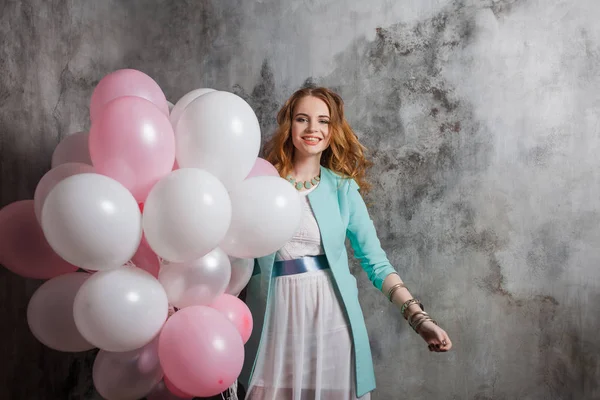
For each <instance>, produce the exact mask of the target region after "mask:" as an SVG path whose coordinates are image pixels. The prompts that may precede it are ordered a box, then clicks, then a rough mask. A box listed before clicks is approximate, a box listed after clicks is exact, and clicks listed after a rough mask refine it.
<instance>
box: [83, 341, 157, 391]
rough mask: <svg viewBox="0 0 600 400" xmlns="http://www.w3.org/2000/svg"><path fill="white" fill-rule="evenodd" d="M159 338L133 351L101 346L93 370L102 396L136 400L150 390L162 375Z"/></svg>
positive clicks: (94, 380)
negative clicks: (118, 350) (113, 349)
mask: <svg viewBox="0 0 600 400" xmlns="http://www.w3.org/2000/svg"><path fill="white" fill-rule="evenodd" d="M158 338H159V335H157V336H156V338H154V340H152V341H151V342H150V343H148V344H147V345H145V346H144V347H142V348H140V349H136V350H132V351H125V352H118V353H116V352H110V351H105V350H100V351H99V352H98V355H96V359H95V360H94V367H93V372H92V379H93V382H94V387H95V388H96V390H97V391H98V393H100V395H101V396H102V397H103V398H105V399H122V400H137V399H140V398H142V397H144V396H146V395H147V394H148V393H150V392H151V391H152V389H154V387H155V386H156V385H157V384H158V383H160V381H161V380H162V378H163V370H162V368H161V366H160V360H159V358H158Z"/></svg>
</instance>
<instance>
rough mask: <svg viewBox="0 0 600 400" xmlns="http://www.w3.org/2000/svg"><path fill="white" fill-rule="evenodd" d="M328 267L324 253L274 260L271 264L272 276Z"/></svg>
mask: <svg viewBox="0 0 600 400" xmlns="http://www.w3.org/2000/svg"><path fill="white" fill-rule="evenodd" d="M328 268H329V263H328V262H327V257H325V254H321V255H320V256H309V257H302V258H297V259H295V260H283V261H275V264H274V265H273V277H277V276H285V275H294V274H301V273H304V272H311V271H320V270H324V269H328Z"/></svg>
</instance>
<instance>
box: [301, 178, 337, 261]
mask: <svg viewBox="0 0 600 400" xmlns="http://www.w3.org/2000/svg"><path fill="white" fill-rule="evenodd" d="M337 190H338V179H336V177H335V175H334V174H333V173H332V172H331V171H329V170H328V169H327V168H324V167H321V182H320V183H319V186H317V188H316V189H315V190H313V191H312V192H310V193H309V194H308V200H309V201H310V205H311V207H312V210H313V212H314V214H315V219H316V220H317V224H318V225H319V230H320V231H321V240H322V241H323V248H324V249H325V254H326V255H327V259H328V261H330V265H331V261H335V260H337V259H338V258H339V256H340V253H341V251H342V247H341V246H340V245H339V243H342V244H343V243H344V240H343V239H342V240H341V241H340V240H339V238H338V237H337V236H339V235H340V232H341V233H342V234H343V235H344V237H345V234H346V232H345V229H344V227H343V225H342V220H341V218H340V210H339V205H338V200H337V199H338V196H337Z"/></svg>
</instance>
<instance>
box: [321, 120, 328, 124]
mask: <svg viewBox="0 0 600 400" xmlns="http://www.w3.org/2000/svg"><path fill="white" fill-rule="evenodd" d="M319 122H320V123H322V124H329V120H326V119H323V120H321V121H319Z"/></svg>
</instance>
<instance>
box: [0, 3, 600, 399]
mask: <svg viewBox="0 0 600 400" xmlns="http://www.w3.org/2000/svg"><path fill="white" fill-rule="evenodd" d="M598 16H600V2H598V1H596V0H578V1H569V0H564V1H560V0H480V1H477V0H463V1H450V0H418V1H417V0H413V1H411V0H395V1H389V0H369V1H368V2H367V1H340V0H334V1H331V0H330V1H325V0H304V1H293V0H283V1H280V0H261V1H244V2H241V1H239V2H238V1H232V0H213V1H191V0H190V1H177V2H174V1H142V0H137V1H133V0H132V1H116V0H112V1H94V2H92V1H91V0H90V1H41V0H29V1H10V0H4V1H1V2H0V20H1V24H0V30H1V34H0V37H2V42H1V44H0V180H1V181H0V182H1V185H0V206H2V205H5V204H8V203H9V202H12V201H15V200H19V199H24V198H31V197H32V196H33V191H34V189H35V185H36V184H37V182H38V181H39V179H40V178H41V176H42V175H43V173H44V172H45V171H47V170H48V168H49V165H50V156H51V153H52V150H53V149H54V147H55V146H56V144H57V143H58V141H59V140H60V138H61V137H63V136H64V135H67V134H69V133H72V132H75V131H78V130H82V129H87V128H88V127H89V124H88V117H87V107H88V101H89V96H90V95H91V91H92V89H93V86H94V85H95V83H97V82H98V80H99V79H100V78H101V77H102V76H104V75H105V74H107V73H109V72H111V71H113V70H115V69H119V68H124V67H130V68H137V69H140V70H142V71H144V72H146V73H148V74H149V75H151V76H152V77H154V78H155V79H156V80H157V82H158V83H159V84H160V85H161V87H162V88H163V89H164V91H165V93H166V94H167V98H168V99H169V100H171V101H172V102H175V101H176V100H177V99H178V98H179V97H180V96H182V95H183V94H185V93H186V92H187V91H189V90H191V89H194V88H197V87H213V88H215V89H220V90H228V91H233V92H235V93H238V94H240V95H241V96H243V97H244V98H246V99H247V100H248V102H249V103H250V104H251V105H252V106H253V107H254V109H255V110H256V113H257V115H258V116H259V118H260V120H261V124H262V128H263V135H264V137H268V136H269V134H270V133H271V132H272V128H273V124H274V117H275V112H276V110H277V109H278V107H279V105H280V104H281V102H282V101H283V100H284V99H285V98H287V96H289V94H291V92H292V91H293V90H294V89H296V88H298V87H299V86H301V85H303V84H305V83H315V84H319V85H325V86H330V87H332V88H335V89H337V90H338V91H339V92H340V93H341V94H342V96H343V97H344V99H345V100H346V103H347V112H348V116H349V119H350V122H351V123H352V124H353V126H354V127H355V128H356V130H357V132H358V134H359V136H360V138H361V139H362V141H363V142H364V143H365V144H366V145H367V146H368V148H369V149H370V154H371V156H372V157H373V161H374V163H375V165H374V167H373V169H372V171H371V175H370V176H371V180H372V182H373V184H374V190H373V192H372V193H371V195H370V196H369V198H368V200H369V203H370V206H371V212H372V216H373V219H374V220H375V223H376V226H377V228H378V231H379V233H380V237H381V241H382V243H383V246H384V247H385V249H386V250H387V251H388V254H389V257H390V259H391V261H392V263H393V264H394V265H395V266H396V267H397V269H398V271H399V272H400V273H401V275H402V276H403V278H404V279H405V280H406V281H407V283H408V284H409V285H410V288H411V289H412V291H413V292H414V293H415V294H416V295H417V296H419V297H420V298H421V299H422V300H423V302H424V303H425V304H426V306H427V308H428V310H429V311H430V313H431V314H432V315H433V316H434V317H435V318H436V319H437V320H438V321H439V322H440V323H441V324H442V325H443V326H444V327H445V328H446V329H447V331H448V332H449V333H450V335H451V337H452V338H453V340H454V345H455V348H454V350H453V351H452V352H451V353H449V354H444V355H440V354H431V353H429V351H428V350H427V348H426V346H425V345H424V342H422V341H421V340H420V339H419V338H418V337H417V336H416V335H415V334H414V333H413V332H412V331H411V330H410V329H409V328H408V326H407V324H406V322H405V321H404V320H402V319H401V317H399V314H398V312H397V311H396V310H394V308H393V307H391V306H390V305H389V303H386V302H385V301H384V299H383V298H382V297H381V296H380V294H379V293H378V292H377V291H376V290H374V289H373V288H372V287H371V286H370V284H369V283H368V282H367V280H366V278H365V276H364V274H362V273H361V272H360V271H359V267H358V266H357V265H356V264H353V268H354V272H355V273H356V274H357V275H358V276H359V285H360V289H361V303H362V305H363V308H364V310H365V314H366V315H367V326H368V329H369V332H370V335H371V345H372V349H373V354H374V359H375V365H376V373H377V379H378V389H377V391H376V392H375V393H374V395H373V398H374V399H411V400H416V399H423V400H425V399H428V400H429V399H477V400H484V399H494V400H503V399H598V398H600V388H599V387H598V382H600V364H599V361H598V359H599V357H598V356H599V350H600V341H599V340H598V336H597V332H598V330H599V328H600V322H599V320H598V313H599V311H600V305H599V304H600V287H599V286H600V279H599V277H600V272H599V271H598V262H599V261H600V250H599V246H598V243H599V242H600V213H599V210H598V201H599V200H598V199H599V196H600V180H599V179H598V174H597V169H598V167H599V166H600V157H598V154H597V153H598V150H600V138H599V135H598V134H599V127H600V73H599V72H598V64H599V63H600V25H599V24H598V23H597V18H598ZM38 285H39V282H35V281H27V280H25V279H22V278H19V277H16V276H14V275H12V274H11V273H9V272H8V271H6V270H4V269H2V270H1V271H0V304H1V307H0V309H1V317H0V318H1V320H2V323H1V324H0V339H1V340H0V360H2V363H3V364H4V365H5V366H8V368H5V367H3V368H2V370H3V371H6V372H4V373H2V374H0V398H3V399H4V398H11V399H34V398H39V399H54V398H56V399H59V398H60V399H66V398H69V399H81V398H86V399H91V398H95V397H94V396H95V395H94V392H93V388H92V387H91V382H90V380H91V378H90V376H91V375H90V372H91V363H92V361H93V353H87V354H84V355H65V354H61V353H57V352H53V351H50V350H48V349H46V348H44V347H43V346H42V345H40V344H38V343H37V342H36V340H35V339H34V338H33V337H32V336H31V334H30V333H29V332H28V330H27V325H26V320H25V309H26V304H27V300H28V298H29V296H30V295H31V294H32V293H33V291H34V290H35V288H36V287H37V286H38Z"/></svg>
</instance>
